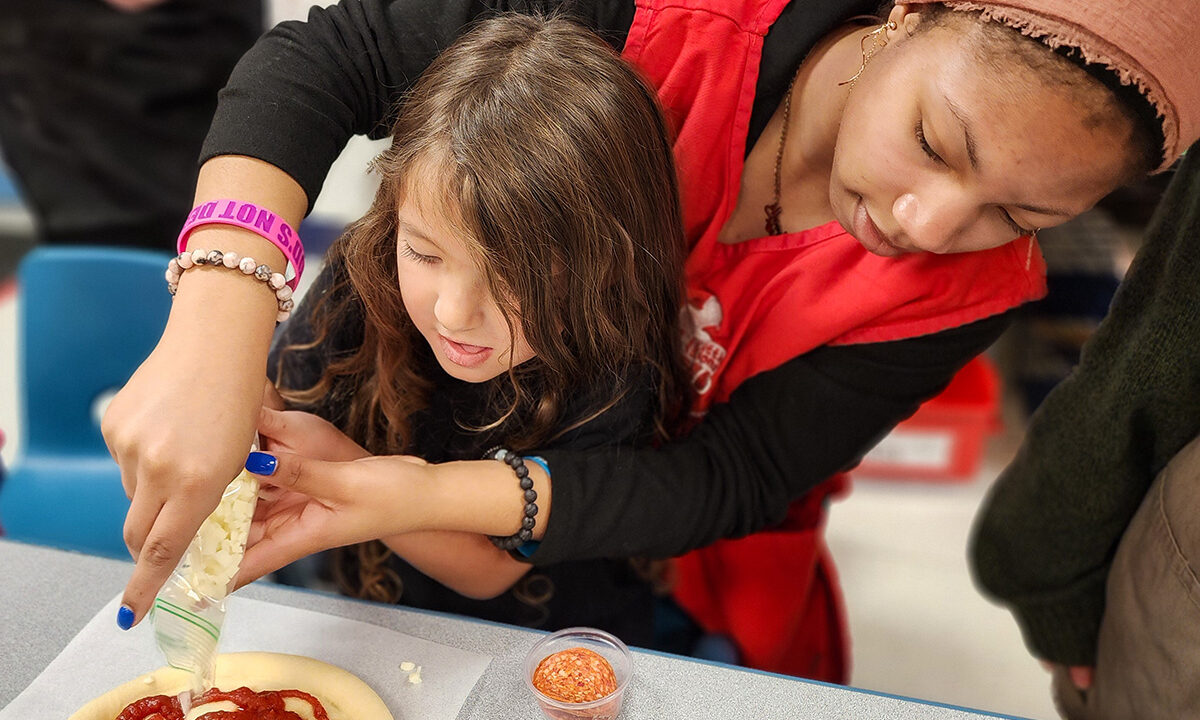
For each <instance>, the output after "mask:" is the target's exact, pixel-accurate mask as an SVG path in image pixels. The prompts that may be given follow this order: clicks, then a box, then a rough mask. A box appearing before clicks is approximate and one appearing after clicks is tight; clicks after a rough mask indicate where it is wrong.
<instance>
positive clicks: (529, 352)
mask: <svg viewBox="0 0 1200 720" xmlns="http://www.w3.org/2000/svg"><path fill="white" fill-rule="evenodd" d="M413 195H414V193H412V192H410V193H407V194H406V199H405V201H404V202H403V203H402V204H401V205H400V208H399V211H398V213H397V214H398V219H399V230H398V232H397V238H396V268H397V272H398V275H399V280H400V295H401V296H402V297H403V299H404V307H405V309H407V310H408V314H409V317H411V318H412V321H413V324H414V325H416V327H417V330H419V331H420V333H421V335H422V336H423V337H424V338H425V340H426V341H427V342H428V343H429V346H430V347H431V348H433V353H434V355H435V356H437V359H438V363H440V364H441V366H442V369H443V370H445V371H446V373H447V374H449V375H450V376H451V377H455V378H458V379H459V380H464V381H466V382H484V381H486V380H491V379H492V378H494V377H496V376H498V375H500V374H501V373H504V372H507V371H508V368H509V365H510V364H511V365H513V366H516V365H520V364H521V363H523V362H525V361H526V360H529V359H530V358H532V357H533V356H534V352H533V349H532V348H530V347H529V344H528V343H527V342H526V341H525V337H524V335H523V333H522V332H521V327H520V324H519V323H518V324H517V327H516V328H515V330H516V341H515V342H513V341H512V339H511V338H510V335H509V330H508V325H507V323H505V321H504V316H503V314H502V313H501V311H500V307H499V306H498V305H497V304H496V301H495V299H493V297H492V294H491V292H490V290H489V289H488V285H487V278H486V277H485V276H484V274H483V271H482V270H481V269H480V268H479V265H478V263H477V261H476V259H475V257H474V256H473V255H472V254H471V252H470V250H469V246H468V245H467V243H466V242H464V241H463V239H462V238H461V237H459V236H457V234H456V231H455V230H453V229H452V225H451V223H449V222H448V221H447V219H446V218H445V217H444V215H443V214H442V213H441V212H438V211H437V210H434V209H432V206H433V205H434V204H433V203H417V202H415V201H414V200H413V199H412V196H413Z"/></svg>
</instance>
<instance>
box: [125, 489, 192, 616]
mask: <svg viewBox="0 0 1200 720" xmlns="http://www.w3.org/2000/svg"><path fill="white" fill-rule="evenodd" d="M198 505H200V503H195V502H168V503H166V504H165V505H163V506H162V509H161V510H160V511H159V512H158V515H157V517H155V519H154V524H153V526H152V527H151V528H150V532H149V533H148V534H147V535H146V539H145V542H144V543H142V544H141V547H140V548H139V549H138V552H137V554H136V564H135V565H134V568H133V575H131V576H130V578H129V582H128V583H127V584H126V585H125V595H124V596H123V597H122V599H121V610H120V611H119V612H118V613H117V624H118V625H120V626H121V627H122V628H124V629H126V630H128V629H129V628H130V627H132V626H134V625H136V624H137V623H138V622H140V621H141V619H142V618H144V617H145V616H146V613H147V612H149V611H150V607H151V605H153V603H154V596H155V595H157V594H158V591H159V588H161V587H162V586H163V584H164V583H166V581H167V578H168V577H170V575H171V571H172V570H174V569H175V566H176V565H178V564H179V559H180V558H181V557H183V553H184V551H186V550H187V546H188V544H189V543H190V542H191V540H192V538H193V537H194V536H195V535H196V531H197V530H198V529H199V528H200V523H202V522H203V521H204V518H205V516H206V515H207V514H208V512H209V511H210V510H211V508H209V510H203V509H201V510H199V511H198V512H197V510H196V509H195V508H196V506H198ZM139 511H140V512H141V510H139ZM126 524H127V526H128V525H129V521H127V523H126Z"/></svg>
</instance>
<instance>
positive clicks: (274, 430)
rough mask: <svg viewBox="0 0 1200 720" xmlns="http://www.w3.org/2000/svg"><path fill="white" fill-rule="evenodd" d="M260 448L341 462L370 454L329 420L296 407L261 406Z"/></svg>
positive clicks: (259, 423) (259, 425)
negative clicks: (291, 408) (272, 407)
mask: <svg viewBox="0 0 1200 720" xmlns="http://www.w3.org/2000/svg"><path fill="white" fill-rule="evenodd" d="M258 434H259V436H260V437H261V438H262V442H263V450H266V451H268V452H272V453H275V452H283V453H289V454H293V455H304V456H305V457H309V458H313V459H314V460H328V461H330V462H344V461H350V460H358V459H359V458H364V457H367V456H369V455H370V453H369V452H367V451H366V450H364V449H363V448H362V446H361V445H359V444H358V443H356V442H354V441H353V440H351V439H350V438H349V437H347V436H346V434H345V433H343V432H342V431H341V430H338V429H337V428H336V427H334V426H333V424H332V423H330V422H329V421H327V420H325V419H324V418H321V417H318V416H316V415H313V414H312V413H306V412H301V411H299V410H284V411H279V410H272V409H270V408H268V407H263V409H262V411H261V412H260V413H259V416H258Z"/></svg>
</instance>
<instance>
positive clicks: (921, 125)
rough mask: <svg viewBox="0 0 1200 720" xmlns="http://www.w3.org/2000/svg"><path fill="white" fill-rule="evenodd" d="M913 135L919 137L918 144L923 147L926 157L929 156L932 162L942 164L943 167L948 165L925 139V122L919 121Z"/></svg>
mask: <svg viewBox="0 0 1200 720" xmlns="http://www.w3.org/2000/svg"><path fill="white" fill-rule="evenodd" d="M913 133H914V134H915V135H916V136H917V144H918V145H920V146H921V151H922V152H924V153H925V154H926V155H928V156H929V159H930V160H933V161H934V162H936V163H940V164H942V165H945V164H946V161H945V160H942V156H941V155H938V154H937V153H936V152H934V149H933V148H932V147H930V146H929V141H927V140H926V139H925V121H924V120H918V121H917V126H916V127H915V128H913Z"/></svg>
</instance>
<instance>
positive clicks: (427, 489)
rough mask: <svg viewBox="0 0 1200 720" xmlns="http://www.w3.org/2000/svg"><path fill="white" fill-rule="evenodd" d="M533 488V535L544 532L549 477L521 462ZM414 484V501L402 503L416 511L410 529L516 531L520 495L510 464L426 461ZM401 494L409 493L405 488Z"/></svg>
mask: <svg viewBox="0 0 1200 720" xmlns="http://www.w3.org/2000/svg"><path fill="white" fill-rule="evenodd" d="M525 467H526V468H528V470H529V477H530V478H531V479H532V480H533V489H534V490H535V491H536V492H537V495H538V497H537V506H538V514H537V516H536V520H537V522H536V524H535V525H534V528H533V537H534V539H535V540H537V539H540V538H541V537H542V535H543V533H545V528H546V523H547V522H548V519H549V517H550V511H551V506H552V503H551V500H552V497H551V494H552V493H551V482H550V478H549V477H548V476H547V475H546V473H545V472H544V471H543V470H542V469H541V468H540V467H539V466H538V465H537V464H536V463H532V462H529V463H525ZM426 470H427V472H426V473H425V474H424V476H423V478H422V479H421V480H419V481H418V484H417V487H414V488H412V489H411V492H412V493H415V494H413V495H410V496H409V497H415V498H420V500H419V502H416V503H412V502H409V503H407V505H408V506H410V507H411V508H412V509H411V511H410V512H412V513H415V514H416V515H417V517H416V519H415V520H414V521H413V524H412V525H411V526H410V527H409V528H401V531H403V530H406V529H411V530H455V531H462V532H466V533H473V534H480V535H498V536H507V535H513V534H515V533H516V532H517V531H518V530H520V529H521V520H522V519H523V518H524V508H525V499H524V497H523V491H522V490H521V487H520V485H519V484H518V481H517V478H516V476H515V475H514V474H513V471H512V468H510V467H509V466H508V465H506V464H505V463H501V462H497V461H495V460H463V461H458V462H448V463H442V464H440V465H429V466H427V467H426ZM405 492H406V493H407V492H410V491H409V490H405Z"/></svg>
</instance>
